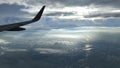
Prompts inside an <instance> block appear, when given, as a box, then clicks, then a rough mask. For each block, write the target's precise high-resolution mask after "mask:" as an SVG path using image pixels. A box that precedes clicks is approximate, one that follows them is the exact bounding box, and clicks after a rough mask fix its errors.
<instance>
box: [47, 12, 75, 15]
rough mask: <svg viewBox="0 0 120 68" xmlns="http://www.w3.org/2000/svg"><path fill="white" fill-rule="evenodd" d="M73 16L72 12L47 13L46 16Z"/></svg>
mask: <svg viewBox="0 0 120 68" xmlns="http://www.w3.org/2000/svg"><path fill="white" fill-rule="evenodd" d="M70 15H74V13H73V12H54V13H48V14H46V16H70Z"/></svg>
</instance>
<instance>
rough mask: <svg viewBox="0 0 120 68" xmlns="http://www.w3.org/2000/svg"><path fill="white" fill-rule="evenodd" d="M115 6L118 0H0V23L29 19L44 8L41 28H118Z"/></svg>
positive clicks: (116, 7) (119, 15)
mask: <svg viewBox="0 0 120 68" xmlns="http://www.w3.org/2000/svg"><path fill="white" fill-rule="evenodd" d="M119 3H120V0H0V20H1V21H0V24H5V23H13V22H18V21H23V20H28V19H29V18H33V17H34V16H35V14H36V13H37V12H38V11H39V10H40V8H41V7H42V6H43V5H46V9H45V12H44V14H43V17H42V20H41V21H40V22H42V23H41V24H40V25H42V26H46V27H73V26H74V27H76V26H77V27H79V26H90V25H91V26H119V25H120V24H119V21H120V19H119V17H120V7H119V6H120V4H119ZM46 22H47V23H46ZM48 22H49V23H48ZM42 26H41V27H42Z"/></svg>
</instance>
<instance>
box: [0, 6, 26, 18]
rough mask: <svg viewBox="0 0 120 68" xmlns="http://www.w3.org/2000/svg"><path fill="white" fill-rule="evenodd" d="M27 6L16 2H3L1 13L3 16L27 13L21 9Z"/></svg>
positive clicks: (0, 7) (0, 8)
mask: <svg viewBox="0 0 120 68" xmlns="http://www.w3.org/2000/svg"><path fill="white" fill-rule="evenodd" d="M22 8H25V6H20V5H16V4H11V5H10V4H1V5H0V15H2V16H16V15H19V16H20V15H21V14H25V12H22V11H21V9H22Z"/></svg>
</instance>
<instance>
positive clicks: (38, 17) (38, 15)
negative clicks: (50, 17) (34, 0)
mask: <svg viewBox="0 0 120 68" xmlns="http://www.w3.org/2000/svg"><path fill="white" fill-rule="evenodd" d="M44 9H45V6H43V7H42V8H41V10H40V11H39V13H38V14H37V15H36V16H35V17H34V19H32V21H33V22H35V21H38V20H40V18H41V16H42V14H43V11H44Z"/></svg>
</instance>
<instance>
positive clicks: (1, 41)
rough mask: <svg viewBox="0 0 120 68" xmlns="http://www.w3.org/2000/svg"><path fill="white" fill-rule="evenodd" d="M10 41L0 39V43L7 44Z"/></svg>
mask: <svg viewBox="0 0 120 68" xmlns="http://www.w3.org/2000/svg"><path fill="white" fill-rule="evenodd" d="M9 43H10V42H8V41H7V40H4V39H0V45H1V44H9Z"/></svg>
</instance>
